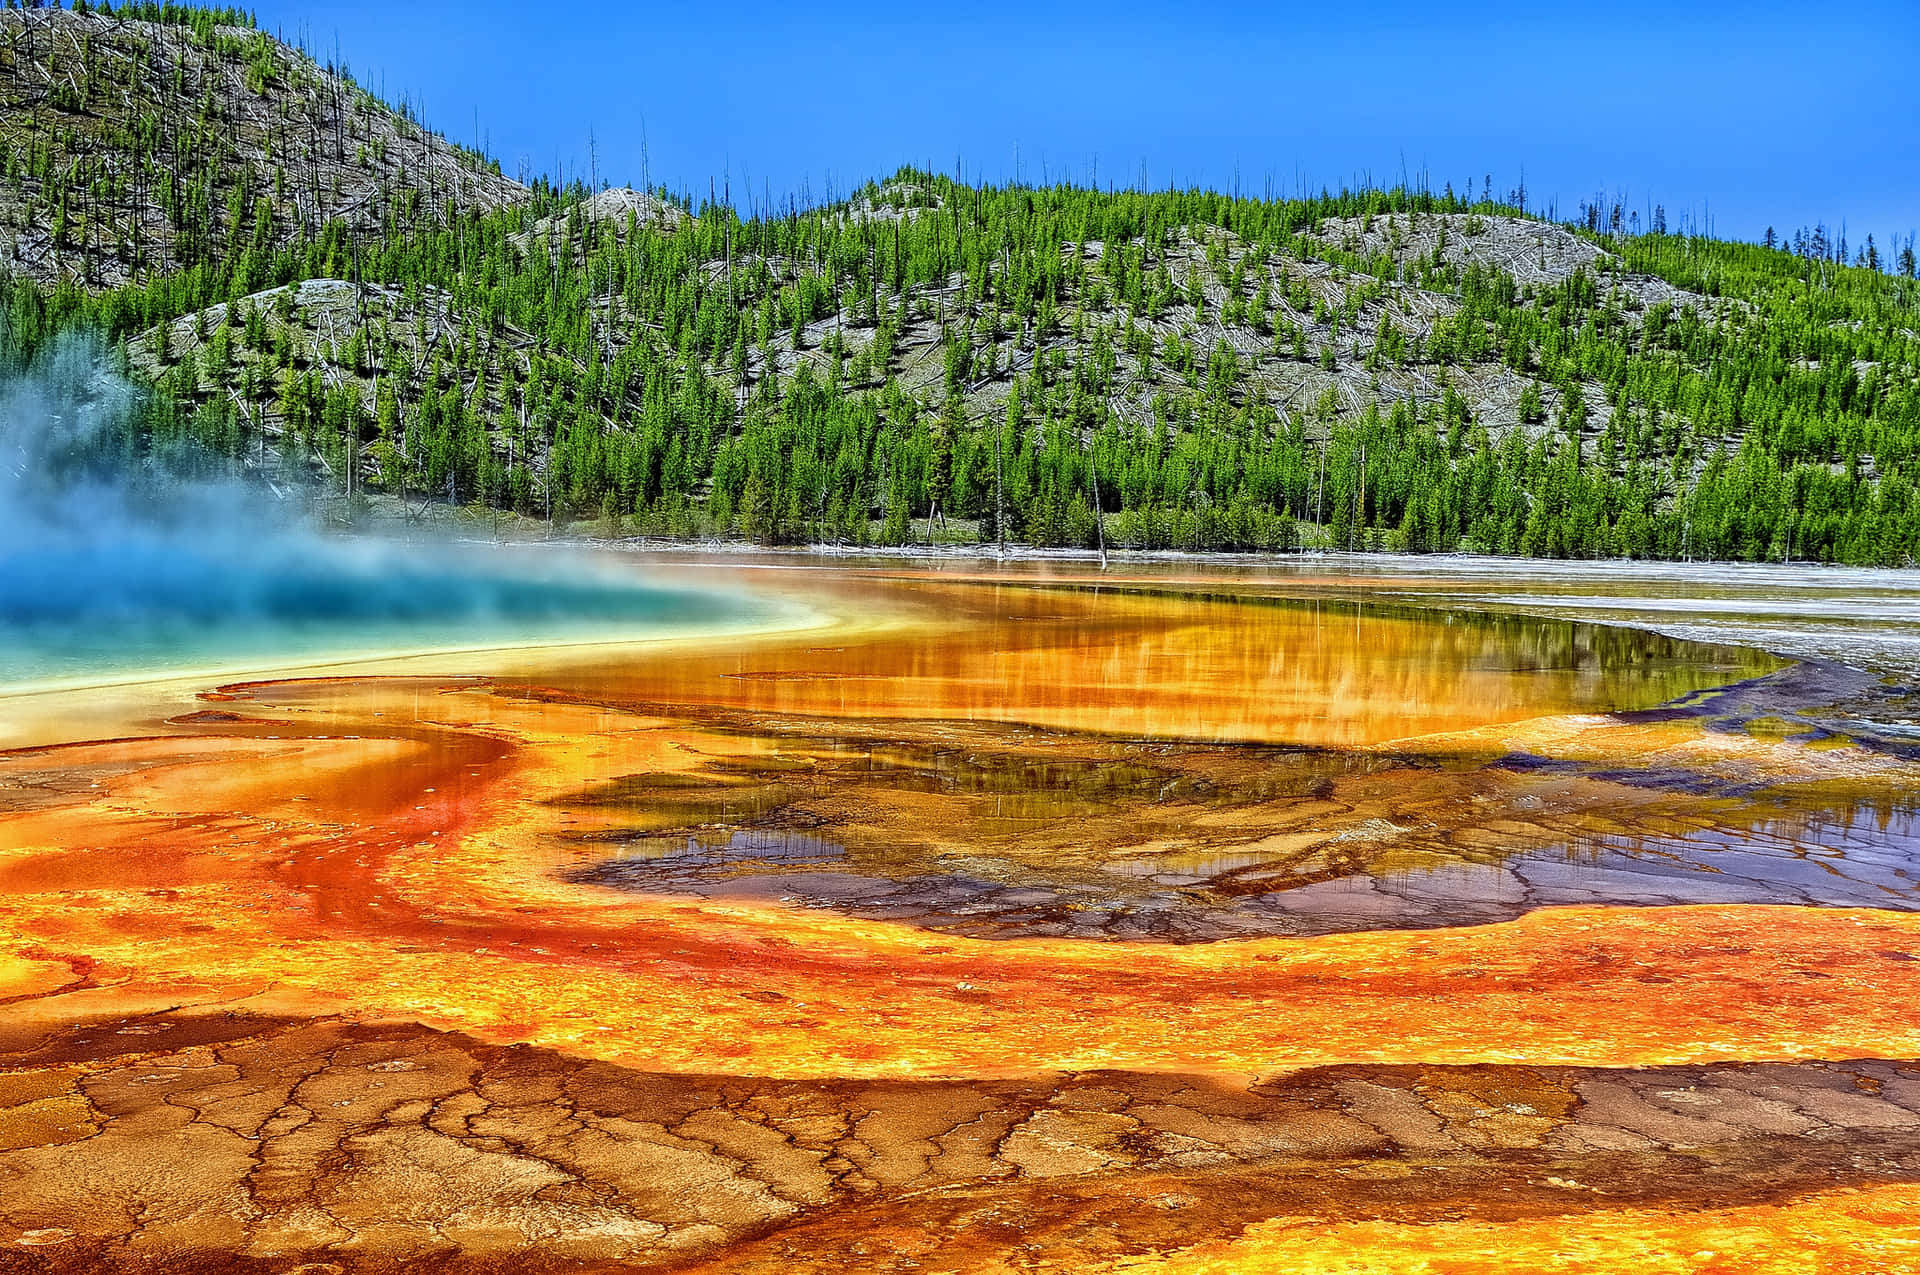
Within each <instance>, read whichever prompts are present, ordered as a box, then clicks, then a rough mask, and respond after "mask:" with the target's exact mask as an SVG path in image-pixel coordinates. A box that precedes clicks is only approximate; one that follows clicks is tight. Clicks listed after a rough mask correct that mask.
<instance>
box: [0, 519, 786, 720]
mask: <svg viewBox="0 0 1920 1275" xmlns="http://www.w3.org/2000/svg"><path fill="white" fill-rule="evenodd" d="M152 548H154V546H151V545H143V544H141V543H140V542H139V541H138V540H137V539H135V540H133V541H129V542H123V543H119V544H113V545H103V544H101V543H98V542H96V543H93V544H88V545H81V546H77V547H74V548H71V549H59V548H55V549H50V548H49V547H48V545H47V544H46V542H45V541H42V542H41V543H39V544H37V545H35V546H34V551H33V552H32V553H30V554H24V553H14V554H9V553H8V552H6V551H5V550H4V549H0V688H6V687H20V686H22V685H27V684H32V685H46V684H49V683H53V684H68V683H76V684H88V683H95V682H110V681H119V680H124V679H127V678H132V677H139V676H143V675H148V674H154V673H166V672H169V671H175V670H179V671H185V670H201V669H254V668H263V667H269V666H285V665H289V664H300V663H316V662H325V661H330V660H336V659H351V658H354V657H356V656H370V655H393V654H402V653H406V652H410V651H431V650H448V649H456V650H457V649H475V648H490V647H502V646H518V645H531V644H542V643H556V642H618V641H638V640H644V639H647V638H653V637H663V636H668V635H671V634H676V633H685V632H689V631H707V630H734V629H739V628H745V627H752V626H757V625H763V624H766V623H768V622H771V621H776V620H778V619H779V618H781V617H780V616H779V614H778V611H777V609H776V607H775V606H774V604H771V603H769V602H767V601H764V600H762V599H757V598H753V597H750V596H746V595H742V594H740V593H738V592H736V591H731V590H723V589H721V588H720V587H718V586H716V587H714V588H711V589H709V588H704V587H699V586H698V585H697V583H694V584H689V583H685V582H676V583H674V584H666V583H661V582H657V581H654V580H650V579H649V578H648V576H647V575H646V574H645V573H644V572H645V569H644V568H641V567H630V566H625V565H613V564H607V563H603V562H597V561H594V560H590V559H588V558H586V557H585V556H584V555H578V554H571V553H566V552H530V551H514V550H503V549H495V548H483V547H465V546H445V547H438V548H434V549H429V550H421V549H412V548H402V547H396V546H383V545H379V544H369V543H346V542H329V541H325V540H320V539H281V538H271V539H270V540H269V541H268V542H267V543H266V544H265V545H262V546H256V547H249V546H246V545H243V544H225V545H220V546H215V547H208V546H203V545H196V544H192V543H190V542H187V541H183V540H181V539H179V538H174V539H170V540H169V542H168V543H167V544H166V545H165V546H164V548H165V552H163V553H154V552H149V550H151V549H152Z"/></svg>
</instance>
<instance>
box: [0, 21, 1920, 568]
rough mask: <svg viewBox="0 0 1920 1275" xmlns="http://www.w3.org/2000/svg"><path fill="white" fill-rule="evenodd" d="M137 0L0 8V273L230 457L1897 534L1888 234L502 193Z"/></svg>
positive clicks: (1397, 516) (818, 493)
mask: <svg viewBox="0 0 1920 1275" xmlns="http://www.w3.org/2000/svg"><path fill="white" fill-rule="evenodd" d="M141 12H142V13H145V14H147V15H148V17H147V18H139V19H132V18H129V17H128V16H127V11H123V12H122V14H120V15H118V16H106V15H104V14H85V13H74V12H62V11H46V10H34V11H18V10H10V11H6V12H5V13H0V85H4V86H5V91H6V92H7V93H8V94H9V96H8V99H7V101H6V103H5V105H4V109H0V142H4V143H5V147H6V149H5V154H4V156H0V158H4V159H5V161H6V169H5V173H4V181H3V182H0V292H3V293H4V294H5V295H0V309H4V310H5V311H6V313H8V314H9V315H10V316H12V319H13V323H14V331H13V333H12V334H11V339H12V340H14V341H15V342H18V343H20V344H22V345H23V346H25V347H31V346H32V345H34V344H35V343H36V342H38V341H41V340H44V339H45V337H46V335H47V334H48V333H49V332H50V331H52V330H53V329H54V328H56V327H57V326H59V325H60V324H63V323H71V322H86V323H91V324H94V325H95V326H97V327H100V328H102V329H104V330H105V331H106V332H107V333H108V334H109V335H110V336H111V337H113V338H114V339H116V340H117V341H118V342H119V343H120V345H121V348H123V349H124V351H125V353H126V357H127V359H128V363H129V365H130V366H131V367H132V368H133V369H134V370H136V371H137V372H138V373H140V374H141V375H142V376H143V377H145V378H147V379H148V380H150V381H151V382H152V383H153V384H154V385H155V386H156V387H157V389H158V390H159V394H158V395H157V396H156V399H155V407H154V421H155V424H154V426H153V427H154V428H156V429H164V430H169V431H175V432H178V431H181V430H185V431H187V432H189V433H191V434H193V435H195V436H197V437H199V438H200V439H201V440H202V441H203V442H205V443H207V444H209V445H211V446H213V447H215V448H217V449H219V450H222V451H225V452H229V453H231V454H233V455H235V456H238V457H241V458H243V459H244V460H246V462H247V463H255V462H256V461H258V462H260V463H264V462H265V461H266V460H267V459H268V458H269V457H271V458H273V460H274V462H275V464H276V465H284V464H285V462H286V461H287V460H289V459H291V460H293V461H295V462H296V464H304V465H306V466H307V468H308V469H309V470H310V471H311V472H312V473H313V474H314V475H315V477H316V479H319V480H321V481H325V482H330V483H333V484H335V485H337V486H338V487H340V488H344V489H347V490H349V491H353V492H355V493H362V492H386V493H389V494H391V495H394V496H404V497H409V498H412V499H413V501H414V502H415V503H416V505H417V504H419V503H420V502H422V501H444V502H448V503H451V504H458V505H463V506H465V505H479V506H484V507H489V508H494V509H507V510H512V511H515V512H518V513H521V514H524V515H529V516H536V517H542V518H547V517H551V518H553V519H554V520H556V521H558V520H560V519H562V518H582V517H585V518H594V519H597V520H599V521H600V522H601V523H602V525H604V526H606V527H607V528H608V529H609V530H610V531H611V530H614V529H639V530H642V531H647V532H657V533H663V534H676V535H688V534H691V535H702V536H714V535H718V536H727V535H740V536H746V537H749V538H752V539H756V540H769V541H795V540H833V541H840V542H854V543H871V542H874V541H881V542H887V543H904V542H908V541H924V540H930V539H944V540H948V541H953V542H960V543H978V542H983V541H991V542H1000V541H1025V542H1029V543H1033V544H1043V545H1087V546H1092V545H1099V544H1103V543H1106V544H1117V545H1123V546H1126V545H1133V546H1140V547H1149V548H1190V549H1285V548H1293V547H1299V546H1341V547H1352V548H1361V547H1390V548H1399V549H1408V550H1453V549H1462V548H1464V549H1476V550H1485V551H1496V552H1511V553H1524V554H1548V555H1576V556H1586V555H1631V556H1660V557H1734V558H1762V559H1780V558H1796V557H1808V558H1817V559H1829V560H1838V561H1858V562H1905V561H1910V560H1913V559H1915V558H1916V557H1920V336H1916V332H1920V284H1917V283H1916V281H1915V279H1914V278H1913V272H1912V265H1911V263H1912V255H1911V252H1910V251H1908V252H1907V253H1905V254H1903V255H1900V256H1898V257H1896V256H1895V254H1893V253H1892V252H1891V251H1889V252H1888V253H1887V254H1886V256H1885V257H1884V258H1882V259H1881V260H1882V261H1883V262H1884V261H1887V260H1893V261H1899V262H1904V263H1905V264H1904V265H1900V266H1898V267H1897V273H1896V272H1890V271H1888V270H1886V269H1884V268H1881V267H1879V266H1876V264H1875V263H1874V262H1873V260H1871V259H1870V258H1866V259H1863V260H1861V261H1858V262H1854V261H1848V260H1844V259H1841V257H1840V254H1839V252H1838V251H1837V250H1836V249H1835V248H1834V247H1833V245H1832V242H1831V241H1830V240H1828V239H1826V238H1825V237H1824V236H1823V235H1821V234H1818V233H1816V234H1814V235H1813V236H1811V237H1807V236H1796V237H1795V239H1794V242H1795V243H1796V244H1799V243H1804V244H1806V245H1808V247H1806V248H1805V249H1804V250H1796V251H1787V250H1779V249H1773V248H1763V247H1761V246H1758V245H1750V244H1739V243H1730V242H1725V241H1718V240H1712V239H1706V238H1702V237H1698V236H1690V235H1689V236H1682V235H1669V234H1666V233H1664V231H1663V230H1662V231H1657V232H1655V233H1650V234H1645V235H1639V234H1633V235H1628V234H1620V233H1601V231H1600V230H1599V226H1600V224H1601V221H1600V219H1599V218H1597V217H1589V218H1586V219H1584V220H1583V221H1582V222H1580V223H1577V224H1574V225H1560V224H1555V223H1553V222H1550V221H1547V220H1543V219H1541V218H1539V217H1538V216H1532V215H1528V213H1527V211H1526V210H1525V209H1523V208H1518V207H1508V206H1504V205H1499V204H1496V203H1492V202H1488V201H1485V200H1481V201H1474V200H1471V199H1469V198H1465V197H1461V196H1457V195H1455V194H1454V193H1453V192H1451V191H1444V192H1433V191H1426V190H1418V191H1415V190H1404V189H1395V190H1359V191H1341V192H1338V193H1331V192H1327V193H1323V194H1322V195H1320V196H1318V197H1315V198H1307V199H1295V200H1257V199H1242V198H1239V197H1233V196H1228V195H1225V194H1221V193H1218V192H1212V191H1205V190H1188V191H1159V192H1144V191H1114V190H1109V191H1105V192H1102V191H1097V190H1089V189H1084V188H1077V187H1072V186H1053V187H1045V188H1036V187H1029V186H1009V187H988V186H978V187H969V186H965V185H962V184H960V183H957V182H954V181H952V180H949V179H947V178H945V177H941V176H937V175H934V174H930V173H926V172H921V171H916V170H912V169H902V170H901V171H900V172H898V173H896V174H894V175H893V176H891V177H890V178H887V179H885V180H882V181H875V182H870V183H868V184H867V185H866V186H864V187H862V188H861V189H859V190H857V191H854V192H852V193H851V194H850V195H849V196H848V197H846V198H845V199H842V200H839V201H837V202H835V203H833V204H830V205H827V206H819V207H805V208H803V207H800V206H798V205H797V204H791V203H790V204H788V205H786V206H785V207H784V208H782V207H777V206H776V207H770V208H767V209H764V210H762V211H760V212H759V213H757V214H749V215H743V214H742V212H741V210H739V209H736V208H733V207H730V206H726V205H725V204H724V203H714V202H707V203H702V204H695V203H694V202H692V201H689V200H686V199H684V198H682V199H675V198H672V197H669V196H667V195H666V194H664V193H663V192H658V191H651V192H650V191H635V190H628V189H603V190H589V189H585V188H583V187H579V186H575V187H572V188H569V189H559V188H557V187H555V186H554V185H553V184H551V183H549V182H546V181H544V180H542V181H536V182H535V183H534V184H533V186H532V187H531V188H526V187H522V186H520V185H518V184H516V183H514V182H511V181H508V180H506V179H505V178H504V177H502V176H501V175H500V174H499V173H498V171H497V170H496V168H495V167H494V165H492V164H491V163H490V162H488V161H486V160H484V159H482V158H481V157H478V156H475V155H473V154H471V153H469V152H466V151H463V150H461V149H460V148H458V147H455V146H453V145H451V144H449V143H447V142H445V141H443V140H440V139H437V138H434V137H432V136H430V135H428V134H425V133H423V132H422V131H421V130H420V129H419V128H418V127H417V126H416V125H415V124H414V123H413V122H412V121H411V120H410V119H409V118H408V117H407V115H406V113H405V112H403V111H395V110H393V109H391V108H389V107H387V106H385V105H383V104H381V103H380V102H378V101H377V100H375V99H374V98H373V97H371V96H369V95H368V94H366V93H365V92H363V91H362V90H360V89H358V88H356V87H355V86H354V85H353V84H352V83H351V81H349V80H348V79H346V78H345V77H344V76H341V75H338V74H336V73H334V72H332V71H329V70H327V69H325V68H322V67H319V66H316V65H315V64H314V63H313V62H312V61H311V60H310V59H308V58H306V57H305V56H303V55H301V54H299V53H297V52H295V51H292V50H289V49H287V48H285V47H284V46H282V45H279V44H277V43H275V42H274V41H273V40H272V39H270V38H269V37H267V36H265V35H263V34H261V33H259V32H256V31H254V30H252V29H250V28H249V27H247V26H246V25H244V22H235V21H233V20H232V18H233V15H226V19H225V20H220V19H218V18H217V17H215V16H213V15H209V14H208V13H207V11H204V10H172V9H168V10H160V9H158V8H156V7H152V6H149V7H147V8H145V9H142V10H141ZM169 15H173V16H183V17H184V20H182V21H175V22H160V21H152V20H148V18H151V17H155V16H159V17H165V16H169ZM456 212H461V213H470V214H471V215H463V216H453V215H452V214H454V213H456ZM1608 224H1613V223H1612V222H1609V223H1608ZM1814 245H1825V246H1824V247H1815V246H1814ZM1891 247H1892V246H1891V245H1889V249H1891ZM8 267H11V268H10V269H7V268H8ZM69 283H78V284H79V285H81V286H80V287H79V288H74V287H68V286H60V287H52V288H50V287H48V286H47V285H49V284H57V285H66V284H69ZM16 357H24V355H17V356H16Z"/></svg>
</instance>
